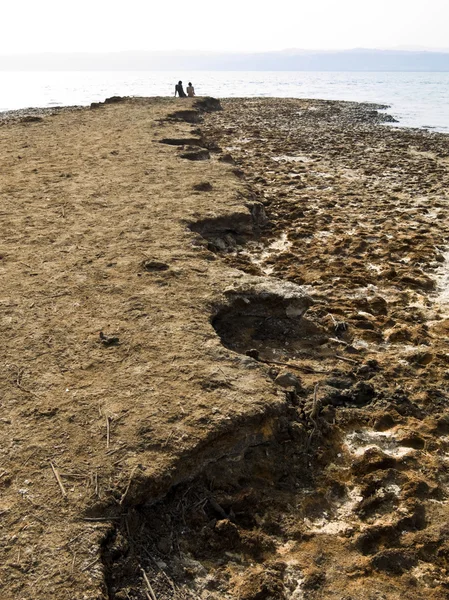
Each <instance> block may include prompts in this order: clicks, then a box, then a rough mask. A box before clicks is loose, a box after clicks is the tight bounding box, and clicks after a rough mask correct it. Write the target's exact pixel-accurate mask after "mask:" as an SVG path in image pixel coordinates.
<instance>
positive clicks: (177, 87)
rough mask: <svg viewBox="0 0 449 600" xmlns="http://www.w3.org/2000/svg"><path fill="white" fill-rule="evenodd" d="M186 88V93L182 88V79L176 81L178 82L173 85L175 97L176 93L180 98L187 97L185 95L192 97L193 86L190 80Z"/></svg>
mask: <svg viewBox="0 0 449 600" xmlns="http://www.w3.org/2000/svg"><path fill="white" fill-rule="evenodd" d="M186 90H187V94H186V93H185V91H184V88H183V87H182V81H178V83H177V84H176V85H175V98H176V94H178V96H179V97H180V98H187V96H188V97H189V98H193V96H194V95H195V88H194V87H193V85H192V83H191V82H190V81H189V85H188V86H187V87H186Z"/></svg>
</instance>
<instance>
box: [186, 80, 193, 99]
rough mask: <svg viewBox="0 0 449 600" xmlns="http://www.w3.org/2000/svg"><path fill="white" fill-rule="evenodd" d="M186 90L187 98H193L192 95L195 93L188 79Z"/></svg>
mask: <svg viewBox="0 0 449 600" xmlns="http://www.w3.org/2000/svg"><path fill="white" fill-rule="evenodd" d="M186 92H187V96H188V97H189V98H193V96H194V95H195V88H194V87H193V85H192V82H191V81H189V85H188V86H187V87H186Z"/></svg>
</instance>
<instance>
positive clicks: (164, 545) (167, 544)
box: [157, 537, 172, 554]
mask: <svg viewBox="0 0 449 600" xmlns="http://www.w3.org/2000/svg"><path fill="white" fill-rule="evenodd" d="M171 548H172V543H171V539H170V538H168V537H163V538H161V539H160V540H159V541H158V543H157V549H158V550H159V551H160V552H162V554H169V552H170V551H171Z"/></svg>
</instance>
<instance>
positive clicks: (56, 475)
mask: <svg viewBox="0 0 449 600" xmlns="http://www.w3.org/2000/svg"><path fill="white" fill-rule="evenodd" d="M50 466H51V468H52V471H53V475H54V476H55V478H56V481H57V482H58V484H59V488H60V490H61V494H62V496H63V497H64V498H66V497H67V492H66V490H65V487H64V484H63V483H62V481H61V478H60V476H59V473H58V471H57V469H56V468H55V466H54V465H53V463H52V462H51V461H50Z"/></svg>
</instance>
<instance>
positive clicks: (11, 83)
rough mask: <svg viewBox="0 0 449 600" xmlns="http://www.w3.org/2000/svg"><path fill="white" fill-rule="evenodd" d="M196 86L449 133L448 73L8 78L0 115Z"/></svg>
mask: <svg viewBox="0 0 449 600" xmlns="http://www.w3.org/2000/svg"><path fill="white" fill-rule="evenodd" d="M179 79H181V80H183V81H184V83H185V84H187V82H188V81H192V83H193V85H194V87H195V90H196V93H197V95H201V96H215V97H217V98H225V97H257V96H264V97H281V98H320V99H327V100H351V101H355V102H376V103H379V104H387V105H389V106H390V108H389V110H388V112H389V113H390V114H392V115H393V116H394V117H395V118H396V119H398V121H399V126H403V127H417V128H427V129H430V130H433V131H439V132H443V133H444V132H446V133H449V73H447V72H443V73H436V72H432V73H397V72H328V71H327V72H310V71H193V72H190V73H181V72H173V71H101V72H97V71H82V72H80V71H44V72H37V71H33V72H27V71H17V72H10V71H2V72H0V111H5V110H15V109H18V108H28V107H52V106H72V105H80V106H86V105H89V104H90V103H91V102H99V101H103V100H104V99H105V98H107V97H109V96H173V95H174V88H175V83H176V82H177V81H178V80H179Z"/></svg>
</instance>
